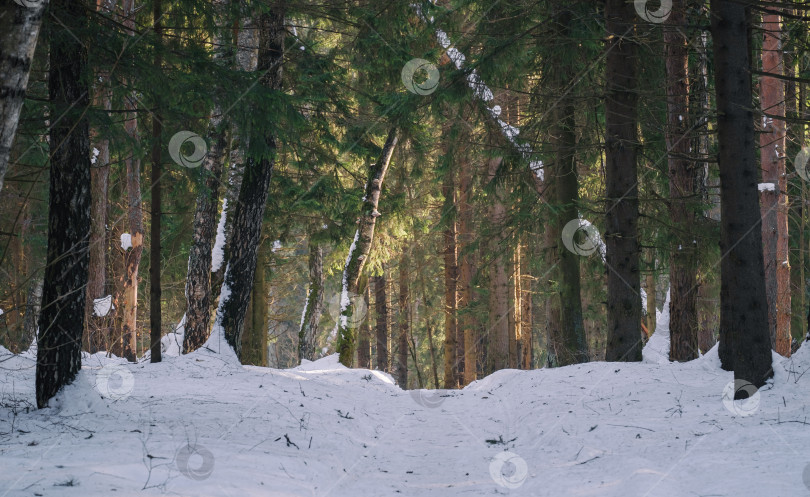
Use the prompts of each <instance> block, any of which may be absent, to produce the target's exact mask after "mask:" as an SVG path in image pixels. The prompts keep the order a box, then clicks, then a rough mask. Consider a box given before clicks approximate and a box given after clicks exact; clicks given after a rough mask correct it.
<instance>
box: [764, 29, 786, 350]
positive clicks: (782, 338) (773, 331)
mask: <svg viewBox="0 0 810 497" xmlns="http://www.w3.org/2000/svg"><path fill="white" fill-rule="evenodd" d="M781 23H782V16H780V15H778V14H774V13H764V14H763V15H762V30H763V41H762V71H763V72H769V73H775V74H778V75H780V76H781V75H782V74H783V72H784V63H783V59H782V31H781V30H782V27H781ZM759 102H760V105H761V108H762V112H763V114H769V115H772V116H782V117H784V116H785V82H784V81H783V80H781V79H778V78H775V77H771V76H762V77H761V78H760V80H759ZM762 122H763V128H764V129H763V132H762V133H760V135H759V147H760V148H759V152H760V164H761V167H762V183H763V184H764V185H765V187H763V188H762V189H760V209H761V213H762V249H763V253H762V255H763V259H764V264H765V296H766V297H767V299H768V327H769V329H770V335H771V346H772V347H773V349H774V350H775V351H776V352H777V353H779V354H782V355H783V356H785V357H788V356H790V264H789V261H788V220H787V211H788V199H787V176H786V174H785V156H786V153H785V152H786V150H785V146H786V143H785V136H786V130H785V121H784V120H782V119H779V118H772V117H767V116H763V118H762ZM767 185H771V186H770V187H768V186H767Z"/></svg>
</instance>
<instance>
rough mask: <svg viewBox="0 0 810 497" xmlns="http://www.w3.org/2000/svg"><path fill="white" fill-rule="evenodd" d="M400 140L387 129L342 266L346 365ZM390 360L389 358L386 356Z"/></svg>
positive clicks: (340, 337) (340, 326)
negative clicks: (361, 288)
mask: <svg viewBox="0 0 810 497" xmlns="http://www.w3.org/2000/svg"><path fill="white" fill-rule="evenodd" d="M398 140H399V131H398V130H397V129H396V128H392V129H391V131H389V132H388V138H386V140H385V144H384V145H383V148H382V151H381V152H380V158H379V159H378V160H377V162H376V163H375V164H374V165H373V166H372V167H371V169H370V170H369V173H368V181H367V182H366V191H365V196H364V199H365V200H364V201H363V207H362V211H361V214H360V222H359V226H358V227H357V232H356V233H355V235H354V242H353V243H352V245H351V247H350V248H349V256H348V257H347V258H346V265H345V266H344V268H343V282H342V288H341V301H340V309H341V313H340V318H338V323H337V352H338V354H339V355H340V363H341V364H343V365H344V366H346V367H351V365H352V361H353V360H354V348H355V343H356V339H355V336H354V333H353V331H352V329H351V327H350V326H349V321H350V318H351V317H352V314H353V312H354V306H353V305H352V301H351V296H352V295H357V289H358V282H359V280H360V274H362V272H363V266H365V263H366V259H367V258H368V255H369V253H371V243H372V241H373V239H374V226H375V225H376V222H377V217H378V216H379V215H380V213H379V212H378V211H377V206H378V205H379V202H380V193H382V186H383V180H384V179H385V173H386V171H388V164H390V162H391V155H393V153H394V148H395V147H396V146H397V141H398ZM386 362H387V358H386Z"/></svg>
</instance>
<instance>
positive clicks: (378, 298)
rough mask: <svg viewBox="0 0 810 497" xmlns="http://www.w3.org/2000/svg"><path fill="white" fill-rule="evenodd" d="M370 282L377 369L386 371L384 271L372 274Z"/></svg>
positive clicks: (386, 331)
mask: <svg viewBox="0 0 810 497" xmlns="http://www.w3.org/2000/svg"><path fill="white" fill-rule="evenodd" d="M371 283H372V284H373V285H374V314H375V316H376V317H377V323H376V326H375V328H374V331H375V336H374V343H375V347H374V349H375V350H376V351H377V369H379V370H380V371H388V298H387V295H386V286H387V285H386V279H385V273H383V274H382V275H380V276H374V277H373V278H372V279H371Z"/></svg>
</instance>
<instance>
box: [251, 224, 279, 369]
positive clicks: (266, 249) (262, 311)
mask: <svg viewBox="0 0 810 497" xmlns="http://www.w3.org/2000/svg"><path fill="white" fill-rule="evenodd" d="M272 247H273V244H272V243H271V241H270V240H267V239H265V240H263V241H262V242H261V244H260V247H259V252H258V255H257V264H256V276H255V277H254V278H253V289H252V290H251V293H250V298H251V300H250V305H249V306H248V313H247V314H248V316H250V321H249V323H246V324H245V332H244V333H243V334H242V357H241V359H242V364H250V365H252V366H264V367H266V366H267V331H268V330H267V298H268V294H267V286H266V285H265V281H266V275H265V269H266V267H267V265H268V264H269V263H270V257H271V254H272V251H271V249H272ZM279 366H280V365H279Z"/></svg>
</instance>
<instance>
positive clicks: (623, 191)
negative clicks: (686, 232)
mask: <svg viewBox="0 0 810 497" xmlns="http://www.w3.org/2000/svg"><path fill="white" fill-rule="evenodd" d="M636 19H637V17H636V13H635V10H634V8H633V4H632V3H628V2H627V1H626V0H607V1H606V3H605V21H606V27H607V32H608V36H609V40H608V43H607V56H606V57H605V80H606V82H607V88H606V93H605V197H606V200H607V202H606V206H605V208H606V215H605V218H606V230H605V245H606V266H607V273H608V277H607V280H608V284H607V287H608V288H607V292H608V296H607V335H608V336H607V348H606V351H605V360H606V361H640V360H641V291H640V289H641V279H640V273H639V245H638V181H637V164H636V154H637V148H638V145H639V144H638V137H637V136H636V127H637V125H638V122H637V120H636V106H637V101H638V93H637V91H636V88H637V87H638V74H637V73H638V70H637V66H638V55H637V50H636V40H635V37H634V36H633V25H634V23H635V21H636Z"/></svg>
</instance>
